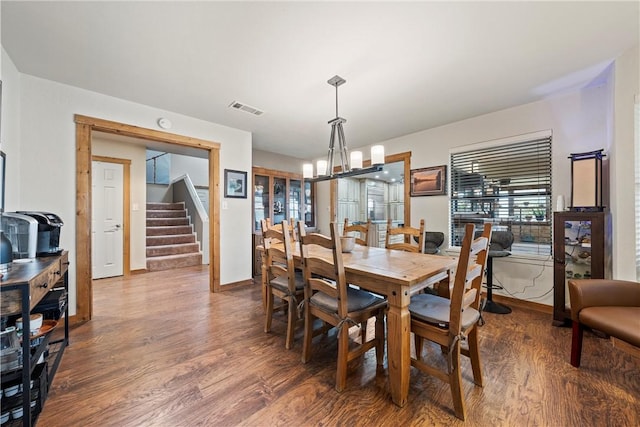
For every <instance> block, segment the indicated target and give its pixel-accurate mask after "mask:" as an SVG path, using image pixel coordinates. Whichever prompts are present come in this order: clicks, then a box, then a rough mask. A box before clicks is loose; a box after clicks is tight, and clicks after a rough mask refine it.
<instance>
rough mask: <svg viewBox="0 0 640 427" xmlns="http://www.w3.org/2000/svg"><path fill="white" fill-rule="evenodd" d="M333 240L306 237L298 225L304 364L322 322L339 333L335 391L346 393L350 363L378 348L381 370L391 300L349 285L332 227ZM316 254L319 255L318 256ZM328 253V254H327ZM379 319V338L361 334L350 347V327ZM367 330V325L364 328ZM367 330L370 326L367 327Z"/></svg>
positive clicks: (336, 233)
mask: <svg viewBox="0 0 640 427" xmlns="http://www.w3.org/2000/svg"><path fill="white" fill-rule="evenodd" d="M329 228H330V231H331V237H328V236H323V235H321V234H318V233H311V234H308V235H307V234H306V233H305V229H304V223H302V222H299V223H298V236H299V245H300V254H301V257H302V269H303V272H304V282H305V287H304V341H303V344H302V362H303V363H307V362H308V361H309V360H310V358H311V352H312V338H313V336H314V335H315V332H314V330H313V323H314V320H315V319H316V318H317V319H320V320H322V321H323V322H325V323H326V324H328V325H330V326H332V327H334V328H335V329H336V330H337V336H338V357H337V368H336V384H335V389H336V390H337V391H338V392H340V391H342V390H344V388H345V385H346V381H347V364H348V362H349V361H351V360H353V359H355V358H357V357H359V356H361V355H362V354H364V353H365V352H367V351H369V350H370V349H371V348H375V351H376V361H377V364H378V366H379V367H381V366H382V363H383V359H384V315H385V309H386V307H387V300H386V299H385V298H381V297H379V296H377V295H374V294H372V293H370V292H367V291H364V290H361V289H356V288H354V287H351V286H349V285H348V283H347V279H346V275H345V269H344V263H343V259H342V256H343V255H342V247H341V243H340V236H339V234H338V225H337V224H336V223H335V222H332V223H331V224H330V225H329ZM314 246H318V247H320V248H325V249H328V250H330V251H331V258H328V257H326V256H325V257H321V256H319V255H317V250H316V252H313V249H315V248H313V247H314ZM314 253H315V254H316V255H314ZM325 254H327V252H325ZM372 317H375V337H374V338H373V339H371V340H369V341H367V340H366V333H364V334H359V337H360V338H361V339H360V342H359V343H357V342H355V341H354V343H355V344H356V345H354V346H350V338H349V328H350V327H352V326H358V325H363V324H364V325H366V323H367V321H368V320H369V319H370V318H372ZM361 327H363V326H361ZM365 327H366V326H365Z"/></svg>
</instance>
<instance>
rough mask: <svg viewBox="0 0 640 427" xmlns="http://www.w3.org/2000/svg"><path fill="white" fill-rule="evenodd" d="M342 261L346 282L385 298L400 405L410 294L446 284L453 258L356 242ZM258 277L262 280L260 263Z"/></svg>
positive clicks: (407, 359)
mask: <svg viewBox="0 0 640 427" xmlns="http://www.w3.org/2000/svg"><path fill="white" fill-rule="evenodd" d="M293 248H294V254H293V255H294V259H295V260H296V262H297V263H299V262H300V252H299V246H298V245H297V244H295V245H293ZM309 255H310V256H317V257H321V258H324V259H326V260H328V261H330V262H333V255H332V252H331V251H330V250H327V249H325V248H321V247H318V246H310V247H309ZM264 259H265V257H263V260H264ZM343 262H344V267H345V274H346V278H347V281H348V282H349V283H351V284H353V285H356V286H359V287H361V288H363V289H366V290H368V291H371V292H374V293H377V294H379V295H384V296H385V297H387V300H388V303H389V311H388V313H387V361H388V374H389V386H390V391H391V396H392V399H393V402H394V403H395V404H396V405H398V406H404V405H405V404H406V403H407V397H408V394H409V372H410V368H411V342H410V339H411V317H410V315H409V301H410V297H411V295H412V294H414V293H416V292H418V291H420V290H422V289H424V288H426V287H429V286H433V284H435V283H438V282H443V281H444V282H446V283H447V284H448V282H449V277H450V273H451V272H452V270H453V269H455V267H456V265H457V258H455V257H450V256H440V255H427V254H420V253H413V252H404V251H398V250H390V249H384V248H377V247H367V246H360V245H356V246H355V248H354V249H353V251H351V252H350V253H344V254H343ZM262 276H263V281H264V280H265V277H266V275H265V274H264V266H263V275H262ZM263 286H264V282H263Z"/></svg>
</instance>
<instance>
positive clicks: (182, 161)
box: [169, 154, 223, 187]
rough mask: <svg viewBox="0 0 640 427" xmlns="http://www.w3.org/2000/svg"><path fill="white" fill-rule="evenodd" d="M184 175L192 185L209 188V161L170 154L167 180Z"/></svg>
mask: <svg viewBox="0 0 640 427" xmlns="http://www.w3.org/2000/svg"><path fill="white" fill-rule="evenodd" d="M185 174H187V175H189V178H191V182H193V185H195V186H202V187H209V160H208V159H201V158H198V157H190V156H182V155H180V154H172V155H171V172H170V173H169V180H173V179H175V178H178V177H180V176H182V175H185ZM220 182H223V181H220Z"/></svg>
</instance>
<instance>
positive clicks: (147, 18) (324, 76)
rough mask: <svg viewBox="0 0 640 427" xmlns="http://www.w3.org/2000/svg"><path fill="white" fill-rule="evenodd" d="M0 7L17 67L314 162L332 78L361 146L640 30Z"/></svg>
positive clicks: (121, 6) (558, 86)
mask: <svg viewBox="0 0 640 427" xmlns="http://www.w3.org/2000/svg"><path fill="white" fill-rule="evenodd" d="M0 5H1V8H2V10H1V17H2V39H1V40H2V46H3V47H4V49H5V50H6V52H7V53H8V54H9V56H10V57H11V59H12V60H13V62H14V63H15V65H16V67H17V68H18V70H19V71H20V72H22V73H26V74H30V75H34V76H38V77H42V78H45V79H49V80H54V81H58V82H61V83H65V84H69V85H73V86H77V87H80V88H84V89H87V90H92V91H96V92H100V93H103V94H107V95H111V96H115V97H118V98H122V99H127V100H130V101H134V102H138V103H141V104H145V105H150V106H153V107H157V108H160V109H164V110H168V111H172V112H176V113H180V114H184V115H187V116H192V117H196V118H200V119H203V120H207V121H211V122H215V123H219V124H223V125H227V126H231V127H234V128H239V129H244V130H247V131H251V132H253V145H254V148H256V149H260V150H266V151H272V152H276V153H283V154H287V155H290V156H294V157H299V158H312V157H321V156H324V155H325V154H326V150H327V147H328V140H329V132H330V126H329V125H328V124H327V121H329V120H330V119H332V118H333V117H334V116H335V99H334V96H335V91H334V89H333V87H331V86H329V85H328V84H327V83H326V81H327V80H328V79H329V78H331V77H332V76H334V75H336V74H339V75H340V76H342V77H343V78H345V79H346V80H347V83H346V84H345V85H343V86H341V87H340V89H339V90H340V115H341V116H343V117H345V118H346V119H347V123H346V124H345V134H346V138H347V142H348V145H349V147H350V148H351V147H359V146H363V145H368V144H371V143H374V142H379V141H384V140H387V139H390V138H393V137H397V136H401V135H405V134H409V133H412V132H416V131H419V130H423V129H428V128H432V127H435V126H440V125H443V124H447V123H451V122H455V121H458V120H462V119H465V118H469V117H474V116H478V115H481V114H485V113H489V112H493V111H497V110H501V109H504V108H509V107H512V106H515V105H520V104H523V103H527V102H531V101H535V100H538V99H541V98H543V97H545V96H549V95H552V94H555V93H558V92H562V91H566V90H571V89H576V88H579V87H584V86H586V85H589V84H592V83H593V82H594V80H597V78H598V76H599V74H600V73H601V72H602V71H603V70H604V69H605V68H606V67H607V66H608V65H609V64H610V63H611V61H612V60H613V59H614V58H615V57H616V56H618V55H619V54H621V53H622V52H624V51H625V50H627V49H629V48H631V47H632V46H634V45H637V44H638V39H639V32H640V30H639V2H636V1H633V2H611V1H604V2H578V1H572V2H479V1H474V2H405V3H399V2H353V3H345V2H327V1H323V2H297V3H296V2H279V3H274V2H255V3H250V2H193V3H192V2H168V1H156V2H153V1H145V2H109V1H98V2H57V1H46V2H31V1H28V2H12V1H6V0H3V1H2V2H1V3H0ZM232 101H239V102H243V103H246V104H249V105H251V106H253V107H257V108H259V109H261V110H264V111H265V114H263V115H262V116H260V117H256V116H252V115H249V114H246V113H243V112H239V111H236V110H232V109H230V108H228V106H229V104H230V103H231V102H232ZM387 151H388V152H389V151H393V150H392V149H389V148H388V149H387Z"/></svg>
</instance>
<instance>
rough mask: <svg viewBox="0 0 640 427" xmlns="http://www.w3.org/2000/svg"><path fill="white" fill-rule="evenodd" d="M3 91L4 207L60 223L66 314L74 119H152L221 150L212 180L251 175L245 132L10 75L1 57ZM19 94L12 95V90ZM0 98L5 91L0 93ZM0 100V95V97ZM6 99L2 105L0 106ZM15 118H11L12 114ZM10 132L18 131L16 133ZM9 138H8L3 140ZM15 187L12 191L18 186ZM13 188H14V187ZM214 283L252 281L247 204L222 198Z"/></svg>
mask: <svg viewBox="0 0 640 427" xmlns="http://www.w3.org/2000/svg"><path fill="white" fill-rule="evenodd" d="M2 54H3V62H2V76H3V86H4V85H5V84H6V85H7V87H11V89H10V90H11V91H13V94H12V95H11V96H8V97H7V98H8V99H4V96H3V113H2V115H3V119H4V118H5V112H4V110H5V106H6V108H7V109H8V110H9V111H11V112H12V120H6V121H5V120H3V121H2V127H3V130H2V132H3V134H5V129H4V128H5V126H6V127H7V128H9V129H7V132H9V134H11V135H12V136H14V137H16V139H14V140H11V141H9V140H7V142H4V143H3V149H4V146H5V145H6V150H7V155H9V153H12V154H11V157H10V158H9V157H8V158H7V161H8V163H9V164H10V167H8V168H7V172H8V181H9V183H10V186H11V187H12V188H10V189H9V190H8V193H10V194H11V196H10V197H11V200H12V201H11V205H10V206H8V207H9V208H10V209H12V210H15V209H25V210H31V209H33V210H46V211H51V212H54V213H57V214H58V215H60V217H61V218H62V219H63V221H64V223H65V225H64V227H63V229H62V233H61V246H62V247H64V248H67V249H69V251H70V260H71V262H72V264H71V268H70V274H69V276H70V277H69V278H70V295H71V301H70V303H71V305H70V306H71V309H70V311H71V314H75V312H76V311H75V306H76V300H75V294H76V277H75V268H74V266H73V263H74V262H75V256H76V247H75V233H76V228H75V123H74V121H73V116H74V114H82V115H87V116H92V117H98V118H102V119H106V120H113V121H116V122H122V123H127V124H131V125H135V126H140V127H145V128H153V129H155V128H156V121H157V119H158V118H159V117H166V118H168V119H169V120H171V122H172V123H173V125H174V126H173V129H172V132H173V133H176V134H181V135H186V136H191V137H194V138H200V139H205V140H209V141H216V142H219V143H220V144H221V150H220V163H221V168H220V171H219V179H220V181H221V182H222V181H223V173H222V170H223V169H224V168H229V169H237V170H246V171H249V170H251V133H249V132H245V131H241V130H238V129H233V128H229V127H226V126H221V125H217V124H215V123H210V122H206V121H203V120H198V119H194V118H191V117H187V116H183V115H179V114H175V113H172V112H169V111H164V110H160V109H157V108H151V107H148V106H145V105H140V104H136V103H132V102H128V101H124V100H122V99H117V98H113V97H109V96H105V95H102V94H99V93H95V92H90V91H86V90H83V89H79V88H76V87H72V86H68V85H63V84H59V83H56V82H52V81H48V80H44V79H40V78H36V77H33V76H29V75H26V74H20V73H15V72H12V69H14V68H15V66H14V65H13V64H12V61H11V59H10V58H9V57H8V56H7V55H6V53H5V51H4V50H3V51H2ZM18 88H19V90H18ZM3 92H4V90H3ZM3 95H4V93H3ZM5 101H6V104H5ZM16 111H17V112H18V113H17V114H16V113H15V112H16ZM16 128H17V130H16ZM7 136H8V134H7ZM18 185H19V187H18ZM14 186H15V187H14ZM220 224H221V227H220V246H221V248H223V249H224V250H222V251H221V261H220V264H221V266H220V278H221V284H223V285H224V284H227V283H234V282H238V281H243V280H248V279H250V278H251V258H250V257H249V258H247V257H246V254H248V253H251V250H252V249H251V199H250V198H247V199H228V203H227V209H223V210H221V215H220Z"/></svg>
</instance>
